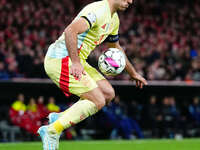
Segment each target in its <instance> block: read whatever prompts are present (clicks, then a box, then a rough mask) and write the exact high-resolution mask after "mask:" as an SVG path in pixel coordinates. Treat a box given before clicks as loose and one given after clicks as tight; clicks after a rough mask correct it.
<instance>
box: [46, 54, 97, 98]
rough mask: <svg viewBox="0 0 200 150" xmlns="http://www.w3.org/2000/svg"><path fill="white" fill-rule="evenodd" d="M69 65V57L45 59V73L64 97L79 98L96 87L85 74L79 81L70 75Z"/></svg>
mask: <svg viewBox="0 0 200 150" xmlns="http://www.w3.org/2000/svg"><path fill="white" fill-rule="evenodd" d="M71 65H72V63H71V60H70V58H69V56H67V57H65V58H63V59H57V58H50V57H45V70H46V73H47V74H48V76H49V77H50V78H51V79H52V81H53V82H54V83H55V84H56V85H57V86H58V87H59V88H60V89H61V90H62V91H63V92H64V94H65V95H66V96H69V95H71V94H74V95H77V96H79V97H80V96H81V94H83V93H87V92H89V91H92V90H93V89H95V88H97V87H98V86H97V84H96V82H95V81H94V80H93V79H92V78H91V77H90V75H89V74H88V73H87V72H86V75H82V78H81V80H80V81H79V80H77V79H76V78H74V76H72V75H70V73H69V72H70V69H71ZM83 65H84V64H83Z"/></svg>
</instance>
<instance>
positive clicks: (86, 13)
mask: <svg viewBox="0 0 200 150" xmlns="http://www.w3.org/2000/svg"><path fill="white" fill-rule="evenodd" d="M79 16H80V17H83V18H85V19H86V21H87V23H88V25H89V27H90V28H92V27H93V26H94V25H95V24H96V23H97V12H96V11H95V9H94V8H93V9H92V8H91V7H85V8H84V9H83V10H82V11H81V12H80V14H79Z"/></svg>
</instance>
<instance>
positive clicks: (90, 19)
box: [87, 12, 97, 24]
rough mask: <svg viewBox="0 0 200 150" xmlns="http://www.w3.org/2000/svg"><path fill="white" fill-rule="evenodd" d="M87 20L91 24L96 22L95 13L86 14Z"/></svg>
mask: <svg viewBox="0 0 200 150" xmlns="http://www.w3.org/2000/svg"><path fill="white" fill-rule="evenodd" d="M87 19H88V20H89V21H90V23H91V24H93V23H94V22H96V20H97V17H96V15H95V13H93V12H90V13H88V15H87Z"/></svg>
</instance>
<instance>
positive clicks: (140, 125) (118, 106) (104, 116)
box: [0, 94, 200, 141]
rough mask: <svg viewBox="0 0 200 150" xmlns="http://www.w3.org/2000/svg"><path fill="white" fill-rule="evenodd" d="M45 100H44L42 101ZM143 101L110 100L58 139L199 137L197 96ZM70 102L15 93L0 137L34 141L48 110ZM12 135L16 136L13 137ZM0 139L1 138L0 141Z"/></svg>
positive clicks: (199, 103)
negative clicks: (94, 113)
mask: <svg viewBox="0 0 200 150" xmlns="http://www.w3.org/2000/svg"><path fill="white" fill-rule="evenodd" d="M46 100H47V101H46ZM145 101H146V103H140V101H139V100H136V99H130V100H125V99H123V98H122V97H119V96H116V98H115V99H114V101H112V103H110V104H109V105H108V106H106V107H104V108H103V110H101V111H100V112H98V113H97V114H96V115H95V116H93V117H90V118H88V119H86V120H85V121H83V122H81V123H80V124H78V125H76V126H73V127H71V128H69V129H67V130H66V131H65V132H64V133H63V134H62V139H68V140H77V139H135V138H139V139H143V138H176V137H177V136H179V137H182V138H183V137H198V136H200V130H199V125H200V97H193V98H192V99H191V100H187V101H182V103H177V99H176V98H175V97H173V96H166V97H156V96H150V97H149V99H148V100H145ZM72 104H73V102H69V101H66V103H58V102H57V103H56V101H55V98H54V97H48V98H45V97H43V96H39V97H27V96H25V95H24V94H19V95H18V96H17V98H16V100H13V102H12V104H11V106H9V108H8V109H9V114H6V113H7V112H8V110H7V111H5V110H4V112H3V110H2V111H1V113H0V114H1V116H0V120H1V121H0V137H1V138H0V139H3V141H9V138H8V137H10V136H11V135H12V134H13V138H11V141H15V140H17V139H18V140H19V139H20V140H38V137H37V130H38V128H39V127H40V126H41V125H45V124H48V119H47V116H48V114H49V113H50V112H61V111H64V110H65V109H67V108H68V107H69V106H71V105H72ZM2 115H3V116H2ZM16 136H17V137H18V138H16ZM0 141H1V140H0Z"/></svg>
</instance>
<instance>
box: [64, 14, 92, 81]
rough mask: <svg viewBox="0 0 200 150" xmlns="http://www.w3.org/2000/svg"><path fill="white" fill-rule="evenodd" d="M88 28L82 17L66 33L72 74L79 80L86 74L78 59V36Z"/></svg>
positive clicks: (68, 27) (69, 26)
mask: <svg viewBox="0 0 200 150" xmlns="http://www.w3.org/2000/svg"><path fill="white" fill-rule="evenodd" d="M88 28H89V27H88V24H87V22H86V20H85V19H84V18H82V17H81V18H79V19H77V20H74V21H73V22H72V23H71V24H70V25H68V26H67V28H66V29H65V31H64V33H65V43H66V47H67V49H68V52H69V57H70V59H71V61H72V66H71V70H70V74H71V75H73V76H74V77H75V78H77V79H78V80H80V79H81V75H82V74H85V72H84V68H83V66H82V65H81V63H80V59H79V57H78V50H77V36H78V34H81V33H83V32H85V31H86V30H87V29H88Z"/></svg>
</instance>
